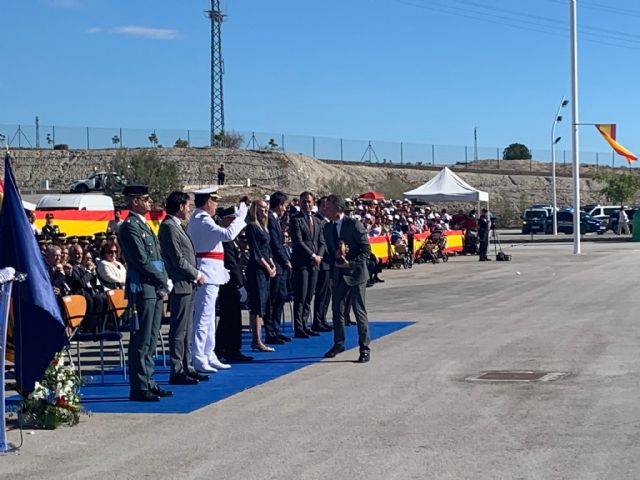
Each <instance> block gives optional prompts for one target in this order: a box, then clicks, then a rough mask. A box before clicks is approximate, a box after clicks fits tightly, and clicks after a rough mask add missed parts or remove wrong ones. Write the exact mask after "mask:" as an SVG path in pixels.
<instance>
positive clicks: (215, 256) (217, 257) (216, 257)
mask: <svg viewBox="0 0 640 480" xmlns="http://www.w3.org/2000/svg"><path fill="white" fill-rule="evenodd" d="M196 257H198V258H211V259H213V260H220V261H223V262H224V252H199V253H196Z"/></svg>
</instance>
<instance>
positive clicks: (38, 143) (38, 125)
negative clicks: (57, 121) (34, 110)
mask: <svg viewBox="0 0 640 480" xmlns="http://www.w3.org/2000/svg"><path fill="white" fill-rule="evenodd" d="M36 148H40V119H39V118H38V116H37V115H36Z"/></svg>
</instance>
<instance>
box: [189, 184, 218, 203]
mask: <svg viewBox="0 0 640 480" xmlns="http://www.w3.org/2000/svg"><path fill="white" fill-rule="evenodd" d="M193 194H194V196H195V201H196V203H199V202H201V201H203V200H205V199H206V198H210V199H212V200H214V201H216V202H217V201H218V200H220V198H221V197H220V195H218V189H217V188H215V187H208V188H201V189H200V190H195V191H194V192H193Z"/></svg>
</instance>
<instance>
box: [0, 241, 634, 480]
mask: <svg viewBox="0 0 640 480" xmlns="http://www.w3.org/2000/svg"><path fill="white" fill-rule="evenodd" d="M505 246H506V250H507V253H510V254H512V255H513V260H512V261H511V262H496V261H492V262H489V263H480V262H478V261H477V257H464V256H462V257H457V258H452V259H451V260H450V261H449V262H448V263H446V264H443V263H440V264H438V265H431V264H428V265H417V266H415V267H414V268H413V269H412V270H394V271H385V272H384V274H383V275H382V277H383V278H384V279H385V280H386V282H385V283H384V284H379V285H376V286H375V287H373V288H371V289H368V290H367V293H368V302H367V303H368V307H369V312H370V314H369V316H370V318H371V320H376V321H389V320H396V321H407V320H408V321H414V322H416V323H415V324H414V325H412V326H409V327H407V328H404V329H402V330H400V331H398V332H396V333H394V334H391V335H388V336H385V337H383V338H381V339H380V340H379V341H376V342H374V343H373V344H372V360H371V362H370V363H369V364H364V365H360V364H354V363H352V360H354V359H355V358H357V351H354V350H350V351H348V352H345V353H343V354H341V355H339V356H338V357H337V358H336V359H333V360H329V361H323V362H320V363H315V364H313V365H310V366H308V367H305V368H303V369H300V370H297V371H295V372H293V373H291V374H288V375H286V376H282V377H279V378H277V379H275V380H273V381H270V382H268V383H265V384H262V385H260V386H258V387H255V388H252V389H250V390H246V391H244V392H241V393H238V394H237V395H235V396H232V397H230V398H227V399H226V400H223V401H221V402H218V403H215V404H213V405H209V406H207V407H204V408H202V409H200V410H198V411H195V412H193V413H189V414H181V415H150V414H95V415H93V416H92V417H89V418H86V417H85V418H83V420H82V421H81V423H80V425H78V426H77V427H73V428H60V429H58V430H55V431H35V432H34V433H33V434H29V433H30V432H25V438H24V445H23V446H22V449H21V450H20V451H19V452H18V453H17V454H10V455H7V456H4V457H2V458H0V478H29V479H40V478H42V479H45V478H46V479H56V478H64V479H74V478H100V479H102V480H106V479H112V478H136V479H138V478H145V479H146V478H162V479H165V478H166V479H173V478H181V479H196V478H197V479H200V478H203V479H204V478H216V479H243V480H244V479H247V480H248V479H325V478H330V479H343V478H368V479H427V478H429V479H430V478H434V479H602V478H607V479H626V478H629V479H635V478H639V477H640V426H639V421H638V419H639V417H640V405H639V402H638V398H639V397H640V383H639V379H640V329H639V328H638V326H637V318H636V310H637V305H638V300H637V297H638V295H637V289H638V280H639V279H640V273H639V272H638V271H637V270H636V267H637V265H638V264H639V262H640V244H634V243H631V242H624V243H613V242H593V243H592V242H585V243H583V245H582V249H583V254H582V255H580V256H574V255H572V253H571V252H572V247H571V245H570V244H518V243H513V242H509V243H508V244H505ZM512 369H513V370H532V371H544V372H564V373H566V374H567V376H566V377H565V378H561V379H558V380H555V381H550V382H533V383H497V382H487V383H482V382H471V381H468V380H467V378H468V377H469V376H472V375H477V374H479V373H480V372H483V371H489V370H512ZM213 381H221V382H222V381H224V372H223V373H220V374H216V376H215V377H214V379H213ZM9 440H10V441H11V442H14V443H15V442H17V441H18V440H19V436H18V432H16V431H11V432H9Z"/></svg>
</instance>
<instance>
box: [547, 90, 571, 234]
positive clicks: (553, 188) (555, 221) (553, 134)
mask: <svg viewBox="0 0 640 480" xmlns="http://www.w3.org/2000/svg"><path fill="white" fill-rule="evenodd" d="M568 103H569V100H565V98H564V97H562V100H560V105H558V111H557V112H556V116H555V117H553V125H551V203H552V206H553V234H554V235H558V215H557V214H556V212H557V211H558V201H557V198H556V143H558V142H559V141H560V137H558V138H556V123H558V122H561V121H562V116H561V115H560V110H562V109H563V108H564V107H566V106H567V104H568Z"/></svg>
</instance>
